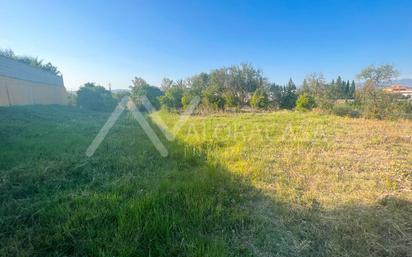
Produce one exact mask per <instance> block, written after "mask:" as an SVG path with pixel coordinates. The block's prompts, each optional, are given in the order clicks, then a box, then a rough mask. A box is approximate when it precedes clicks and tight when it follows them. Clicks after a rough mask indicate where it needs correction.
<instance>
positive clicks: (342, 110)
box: [332, 104, 361, 118]
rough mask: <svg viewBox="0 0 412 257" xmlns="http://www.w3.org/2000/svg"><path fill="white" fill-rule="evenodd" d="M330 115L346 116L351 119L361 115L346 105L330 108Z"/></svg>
mask: <svg viewBox="0 0 412 257" xmlns="http://www.w3.org/2000/svg"><path fill="white" fill-rule="evenodd" d="M332 113H333V114H335V115H338V116H346V117H352V118H357V117H359V116H360V115H361V113H360V112H359V111H358V110H357V109H355V108H354V107H353V106H351V105H348V104H337V105H334V106H333V108H332Z"/></svg>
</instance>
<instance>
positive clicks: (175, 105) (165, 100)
mask: <svg viewBox="0 0 412 257" xmlns="http://www.w3.org/2000/svg"><path fill="white" fill-rule="evenodd" d="M183 94H184V89H183V88H181V87H177V86H172V87H170V88H169V89H167V90H166V91H165V94H164V95H163V96H161V97H160V98H159V99H160V104H161V105H162V106H163V107H165V108H166V109H169V110H170V109H181V108H182V107H183V104H182V98H183Z"/></svg>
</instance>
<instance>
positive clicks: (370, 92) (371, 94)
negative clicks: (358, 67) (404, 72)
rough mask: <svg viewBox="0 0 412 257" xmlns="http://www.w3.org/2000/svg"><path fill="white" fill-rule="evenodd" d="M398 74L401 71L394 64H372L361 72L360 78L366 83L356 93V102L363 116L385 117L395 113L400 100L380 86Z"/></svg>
mask: <svg viewBox="0 0 412 257" xmlns="http://www.w3.org/2000/svg"><path fill="white" fill-rule="evenodd" d="M398 75H399V72H398V71H397V70H396V69H395V68H394V66H392V65H382V66H379V67H375V66H373V65H371V66H368V67H366V68H365V69H363V70H362V71H361V72H360V73H359V75H358V78H359V79H361V80H363V81H364V85H363V87H362V88H360V89H359V90H358V91H357V92H356V93H355V103H356V105H358V106H359V107H360V108H361V110H362V115H363V116H365V117H367V118H377V119H383V118H386V117H389V116H394V115H395V114H394V110H396V109H397V108H395V107H396V106H398V105H399V100H398V99H397V97H396V96H394V95H390V94H387V93H385V92H383V91H382V90H381V89H380V87H382V86H383V85H385V84H387V83H388V82H390V81H391V80H392V79H393V78H395V77H397V76H398Z"/></svg>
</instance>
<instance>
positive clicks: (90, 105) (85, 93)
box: [76, 83, 117, 111]
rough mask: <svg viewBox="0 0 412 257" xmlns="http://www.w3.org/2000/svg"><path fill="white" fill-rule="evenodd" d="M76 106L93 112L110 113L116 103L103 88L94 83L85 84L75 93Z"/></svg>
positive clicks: (110, 94)
mask: <svg viewBox="0 0 412 257" xmlns="http://www.w3.org/2000/svg"><path fill="white" fill-rule="evenodd" d="M76 104H77V106H79V107H82V108H87V109H89V110H93V111H112V110H113V109H114V108H115V107H116V104H117V101H116V99H115V98H114V97H113V96H112V93H111V92H110V91H109V90H106V89H105V88H104V87H102V86H98V85H95V83H86V84H84V85H83V86H82V87H81V88H80V89H79V91H77V102H76Z"/></svg>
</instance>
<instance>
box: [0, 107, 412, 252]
mask: <svg viewBox="0 0 412 257" xmlns="http://www.w3.org/2000/svg"><path fill="white" fill-rule="evenodd" d="M109 115H110V114H109V113H98V112H91V111H85V110H81V109H77V108H70V107H58V106H47V107H46V106H34V107H33V106H31V107H13V108H0V204H1V205H0V256H142V257H143V256H145V257H146V256H153V257H157V256H199V257H200V256H202V257H203V256H334V257H336V256H359V257H365V256H400V257H401V256H402V257H404V256H412V218H411V217H412V138H411V131H412V122H410V121H374V120H363V119H350V118H342V117H335V116H328V115H321V114H316V113H294V112H275V113H258V114H253V113H250V114H216V115H210V116H193V117H191V118H190V119H189V122H188V123H186V124H185V126H184V127H183V128H182V130H180V131H179V133H178V134H177V138H176V140H175V141H174V142H169V141H167V140H166V139H165V138H164V137H162V136H161V133H158V134H159V137H160V138H161V139H162V141H163V142H164V144H165V145H166V147H167V149H168V151H169V156H168V157H166V158H163V157H161V156H160V154H159V153H158V152H157V151H156V149H155V148H154V147H153V146H152V144H151V143H150V141H149V139H148V138H147V136H146V135H145V134H144V132H143V131H142V129H141V128H140V127H139V125H138V124H137V122H136V121H135V120H134V119H133V118H132V117H131V116H130V115H128V114H126V113H125V114H123V115H122V117H121V119H120V120H119V121H118V122H117V123H116V125H115V126H114V127H113V128H112V130H111V131H110V133H109V135H108V136H107V137H106V139H105V140H104V141H103V143H102V144H101V145H100V147H99V148H98V150H97V152H96V153H95V155H93V156H92V157H90V158H88V157H86V155H85V151H86V149H87V147H88V145H89V144H90V143H91V141H92V140H93V138H94V137H95V135H96V134H97V132H98V131H99V129H100V128H101V126H102V125H103V124H104V123H105V121H106V119H107V118H108V116H109ZM160 118H162V119H163V120H165V122H166V124H168V125H169V127H171V126H172V125H173V124H174V123H175V122H176V121H177V119H178V117H177V116H176V114H170V113H166V112H158V113H154V114H152V115H151V116H150V117H148V120H149V121H150V122H151V123H152V126H153V127H155V124H156V123H158V122H159V119H160ZM157 132H159V130H158V131H157Z"/></svg>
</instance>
